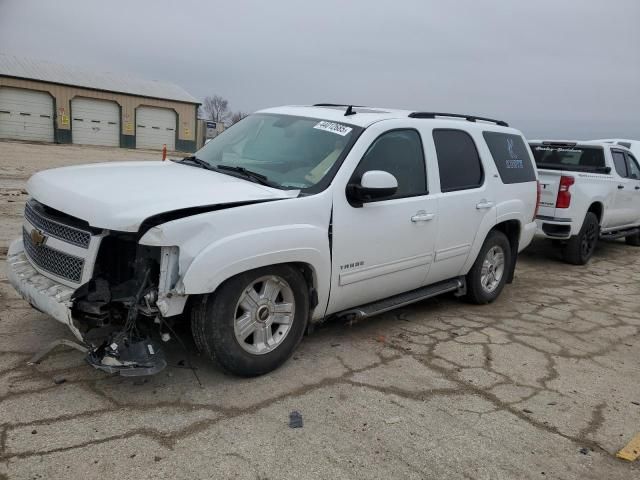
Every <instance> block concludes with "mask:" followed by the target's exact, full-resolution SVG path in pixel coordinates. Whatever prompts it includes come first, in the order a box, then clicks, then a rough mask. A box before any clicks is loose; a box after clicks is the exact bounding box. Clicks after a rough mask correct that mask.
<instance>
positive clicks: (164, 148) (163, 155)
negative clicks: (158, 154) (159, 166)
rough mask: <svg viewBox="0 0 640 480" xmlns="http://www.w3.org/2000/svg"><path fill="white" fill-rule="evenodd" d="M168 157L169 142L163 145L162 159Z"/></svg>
mask: <svg viewBox="0 0 640 480" xmlns="http://www.w3.org/2000/svg"><path fill="white" fill-rule="evenodd" d="M166 159H167V144H166V143H165V144H163V145H162V161H163V162H164V161H165V160H166Z"/></svg>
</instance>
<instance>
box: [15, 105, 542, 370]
mask: <svg viewBox="0 0 640 480" xmlns="http://www.w3.org/2000/svg"><path fill="white" fill-rule="evenodd" d="M444 117H449V118H444ZM28 191H29V194H30V196H31V199H30V200H29V202H28V204H27V206H26V210H25V219H24V229H23V236H22V238H20V239H19V240H16V241H15V242H14V243H13V244H12V245H11V247H10V250H9V254H8V260H7V261H8V264H9V278H10V280H11V282H12V284H13V285H14V286H15V288H16V289H17V290H18V291H19V292H20V293H21V294H22V296H23V297H24V298H26V299H27V300H29V301H30V302H31V303H32V305H33V306H34V307H35V308H38V309H39V310H41V311H44V312H47V313H49V314H50V315H51V316H53V317H55V318H56V319H58V320H59V321H61V322H64V323H65V324H67V325H68V326H69V327H70V328H71V330H72V331H73V332H74V334H75V335H76V336H77V337H78V338H79V339H81V340H82V341H83V342H85V343H86V344H87V345H88V346H89V349H90V351H89V355H88V360H89V362H90V363H91V364H92V365H94V366H95V367H97V368H101V369H103V370H106V371H111V372H119V373H121V374H123V375H136V374H146V373H153V372H155V371H158V370H159V369H161V368H162V367H163V366H164V364H165V362H164V360H163V359H162V356H161V352H160V351H159V345H158V343H156V342H155V341H154V340H152V336H153V338H157V334H158V333H160V334H162V338H163V339H165V340H166V339H168V338H169V337H170V336H171V335H173V333H172V332H173V328H172V326H173V325H174V323H175V321H179V320H180V319H183V318H185V316H186V315H181V314H183V313H185V314H188V315H189V316H190V321H191V328H192V332H193V336H194V339H195V342H196V345H197V347H198V348H199V349H200V350H201V351H203V352H204V353H206V354H207V355H208V356H210V357H211V358H216V359H217V360H218V361H219V362H220V363H221V364H222V366H223V367H225V368H226V369H228V370H229V371H231V372H233V373H235V374H239V375H259V374H263V373H265V372H268V371H270V370H272V369H274V368H276V367H277V366H279V365H280V364H282V363H283V362H284V361H285V360H286V359H287V358H288V357H289V356H290V355H291V353H292V352H293V350H294V349H295V348H296V346H297V345H298V343H299V342H300V340H301V338H302V336H303V334H304V332H305V330H306V329H307V328H308V327H309V326H310V325H313V324H314V323H317V322H321V321H322V320H324V319H326V318H327V317H329V316H357V317H368V316H371V315H375V314H378V313H381V312H384V311H387V310H390V309H392V308H395V307H398V306H402V305H407V304H409V303H412V302H417V301H419V300H421V299H425V298H429V297H432V296H434V295H437V294H441V293H445V292H455V293H457V294H458V295H465V296H466V297H467V298H468V299H469V300H470V301H472V302H475V303H480V304H482V303H488V302H491V301H493V300H494V299H495V298H496V297H497V296H498V295H499V294H500V292H501V290H502V288H503V286H504V284H505V282H506V283H508V282H511V281H512V279H513V274H514V269H515V264H516V257H517V253H518V252H519V251H520V250H522V249H523V248H525V247H526V246H527V245H528V244H529V243H530V241H531V239H532V237H533V235H534V233H535V229H536V224H535V222H534V218H535V214H536V208H537V181H536V170H535V164H534V162H533V158H532V156H531V152H530V150H529V148H528V147H527V145H526V143H525V140H524V138H523V137H522V134H521V133H520V132H519V131H518V130H514V129H512V128H508V126H507V125H506V124H505V123H504V122H500V121H495V120H490V119H483V118H478V117H472V116H460V115H451V114H436V113H421V112H410V111H401V110H388V109H374V108H360V107H351V106H337V105H328V104H321V105H315V106H295V107H282V108H273V109H269V110H264V111H261V112H258V113H256V114H254V115H251V116H249V117H247V118H246V119H244V120H242V121H241V122H240V123H238V124H236V125H234V126H233V127H232V128H230V129H228V130H226V131H225V132H223V133H222V134H220V135H219V136H218V137H216V138H215V139H213V140H212V141H211V142H209V143H208V144H207V145H206V146H205V147H203V148H202V149H201V150H200V151H198V152H197V153H196V155H195V156H192V157H187V158H185V159H183V160H181V161H177V162H128V163H116V164H114V163H109V164H99V165H96V164H94V165H86V166H79V167H77V166H76V167H66V168H59V169H54V170H48V171H44V172H40V173H37V174H36V175H34V176H33V177H32V178H31V179H30V180H29V183H28Z"/></svg>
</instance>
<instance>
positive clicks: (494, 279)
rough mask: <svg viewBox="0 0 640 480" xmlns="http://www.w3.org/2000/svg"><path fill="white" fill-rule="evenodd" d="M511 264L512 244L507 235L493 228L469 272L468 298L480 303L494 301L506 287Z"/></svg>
mask: <svg viewBox="0 0 640 480" xmlns="http://www.w3.org/2000/svg"><path fill="white" fill-rule="evenodd" d="M510 265H511V245H510V244H509V239H508V238H507V236H506V235H505V234H504V233H502V232H500V231H497V230H492V231H491V232H489V235H487V238H486V239H485V241H484V244H483V245H482V248H481V249H480V253H479V254H478V258H476V261H475V263H474V264H473V267H471V270H470V271H469V273H468V274H467V299H468V300H469V301H470V302H472V303H477V304H479V305H482V304H485V303H490V302H493V301H494V300H495V299H496V298H498V295H500V292H501V291H502V289H503V288H504V284H505V282H506V279H507V272H508V271H509V267H510Z"/></svg>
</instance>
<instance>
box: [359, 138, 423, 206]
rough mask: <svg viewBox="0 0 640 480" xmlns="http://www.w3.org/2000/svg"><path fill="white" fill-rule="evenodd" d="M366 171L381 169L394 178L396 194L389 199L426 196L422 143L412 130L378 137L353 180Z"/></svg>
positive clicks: (365, 155) (363, 158) (361, 162)
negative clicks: (396, 184) (396, 181)
mask: <svg viewBox="0 0 640 480" xmlns="http://www.w3.org/2000/svg"><path fill="white" fill-rule="evenodd" d="M370 170H383V171H385V172H389V173H390V174H391V175H393V176H394V177H396V180H398V191H397V192H396V194H395V195H394V196H393V197H392V198H399V197H410V196H414V195H424V194H426V193H427V174H426V167H425V162H424V153H423V150H422V141H421V140H420V135H419V134H418V132H416V131H415V130H393V131H391V132H387V133H385V134H383V135H381V136H379V137H378V138H377V139H376V140H375V141H374V142H373V143H372V144H371V146H370V147H369V150H367V153H365V154H364V157H362V160H361V161H360V164H359V165H358V167H357V168H356V171H355V172H354V174H353V178H354V181H359V179H360V178H361V177H362V175H363V174H364V173H365V172H368V171H370Z"/></svg>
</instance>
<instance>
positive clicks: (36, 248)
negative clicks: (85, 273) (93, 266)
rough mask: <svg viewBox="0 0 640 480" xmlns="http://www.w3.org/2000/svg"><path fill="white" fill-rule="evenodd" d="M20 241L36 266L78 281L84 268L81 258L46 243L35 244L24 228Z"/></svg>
mask: <svg viewBox="0 0 640 480" xmlns="http://www.w3.org/2000/svg"><path fill="white" fill-rule="evenodd" d="M22 241H23V243H24V249H25V252H26V253H27V256H28V257H29V260H31V262H32V263H34V264H35V265H36V266H38V267H40V268H41V269H42V270H46V271H47V272H49V273H52V274H53V275H56V276H58V277H61V278H66V279H67V280H71V281H72V282H76V283H79V282H80V280H81V279H82V269H83V268H84V260H83V259H82V258H78V257H74V256H73V255H69V254H68V253H64V252H60V251H58V250H55V249H53V248H51V247H47V246H46V245H35V244H34V243H33V241H32V240H31V235H29V233H28V232H27V230H26V229H24V228H23V229H22Z"/></svg>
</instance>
